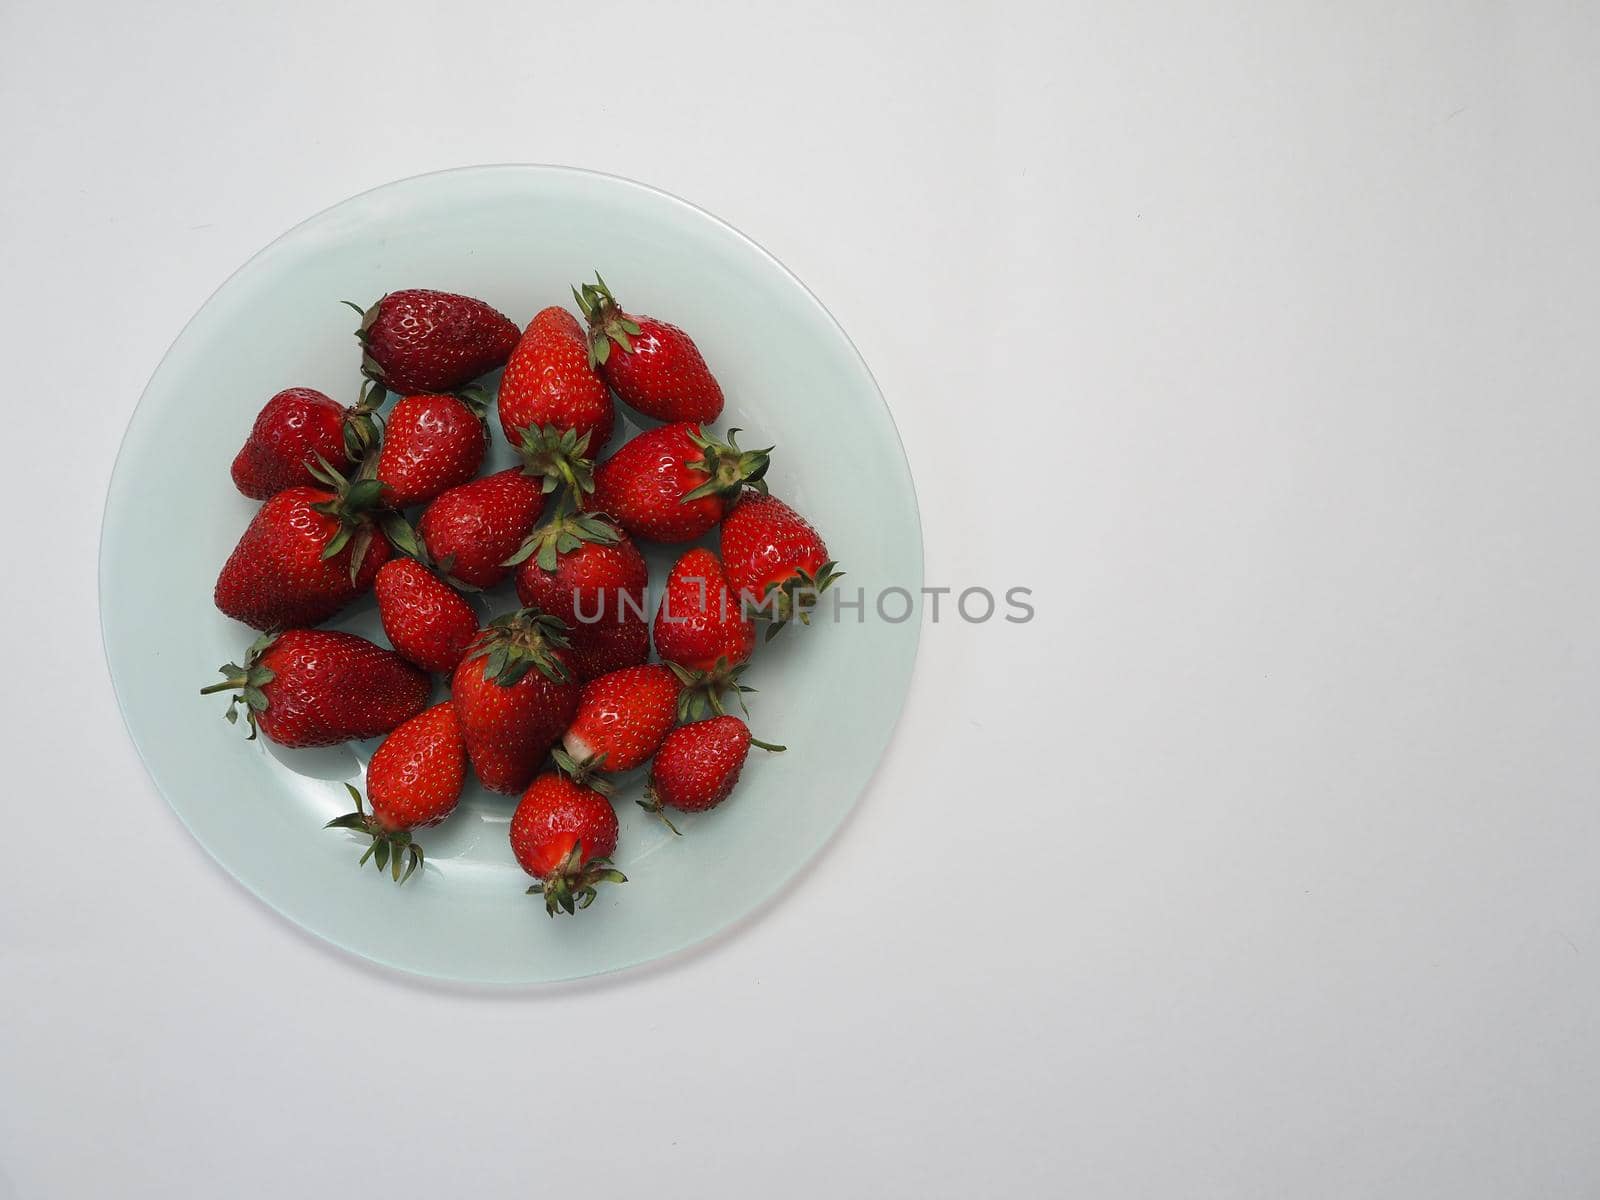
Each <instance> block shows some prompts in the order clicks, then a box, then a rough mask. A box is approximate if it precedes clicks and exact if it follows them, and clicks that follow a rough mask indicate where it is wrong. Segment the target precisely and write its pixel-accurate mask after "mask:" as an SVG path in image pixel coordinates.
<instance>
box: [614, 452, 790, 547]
mask: <svg viewBox="0 0 1600 1200" xmlns="http://www.w3.org/2000/svg"><path fill="white" fill-rule="evenodd" d="M738 432H739V431H738V430H737V429H730V430H729V431H728V440H727V442H726V443H722V442H718V441H715V440H713V439H711V438H709V437H707V436H706V435H705V434H704V433H703V432H702V431H701V429H700V426H698V425H694V424H690V423H687V422H683V423H679V424H677V425H663V426H661V427H660V428H658V429H647V430H645V431H644V432H643V433H641V434H639V435H638V436H637V437H634V438H632V439H630V440H629V441H627V442H625V443H623V445H622V446H621V447H620V448H619V449H618V450H617V452H616V453H615V454H613V455H612V456H611V457H610V458H608V459H606V460H605V461H604V462H602V463H601V464H600V465H599V466H598V467H596V468H595V472H594V493H593V495H590V496H585V497H583V501H582V502H583V506H584V507H585V508H587V509H589V510H591V511H595V512H607V513H610V514H611V515H612V516H613V517H614V518H616V521H617V523H618V524H619V525H621V526H622V527H623V528H624V529H626V530H627V531H628V532H629V533H631V534H633V536H634V537H643V538H651V539H653V540H655V541H658V542H691V541H693V540H694V539H695V538H697V537H699V536H700V535H701V534H703V533H705V532H706V531H707V530H708V529H710V528H711V527H712V526H713V525H715V524H716V523H717V522H718V521H720V520H722V514H723V512H724V511H725V510H726V508H727V506H728V504H729V503H730V502H731V501H732V500H733V499H734V498H735V497H737V496H738V494H739V492H740V491H741V490H743V489H744V488H745V487H747V486H749V487H754V488H756V489H758V490H762V489H764V488H765V487H766V485H765V484H764V483H762V482H761V477H762V476H763V475H765V474H766V473H767V466H768V457H767V456H768V454H769V453H770V452H771V449H772V447H770V446H769V447H767V449H766V450H740V449H739V446H738V443H737V442H736V441H735V440H734V439H735V435H737V434H738Z"/></svg>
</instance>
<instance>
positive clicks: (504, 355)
mask: <svg viewBox="0 0 1600 1200" xmlns="http://www.w3.org/2000/svg"><path fill="white" fill-rule="evenodd" d="M345 303H346V304H350V301H348V300H346V301H345ZM350 307H351V308H354V309H355V310H356V311H357V312H360V313H361V328H360V329H358V330H356V339H357V340H358V341H360V342H361V345H362V348H363V349H364V351H365V353H364V354H363V355H362V360H361V371H362V374H364V375H366V376H367V378H369V379H372V380H374V381H376V382H377V383H379V384H382V385H383V386H384V387H386V388H388V389H389V390H390V391H391V392H399V393H401V394H402V395H404V394H408V393H413V392H453V391H455V390H456V389H457V388H458V387H461V386H462V385H463V384H467V383H471V382H472V381H473V380H474V379H476V378H478V376H480V375H486V374H488V373H489V372H490V371H492V370H494V369H495V368H496V367H502V366H504V365H505V362H506V359H508V358H510V357H511V351H512V350H514V349H516V345H517V338H518V337H520V336H521V332H522V331H521V330H519V329H518V328H517V327H516V325H515V323H513V322H512V321H511V320H510V319H509V318H507V317H505V316H504V315H502V314H501V313H499V312H497V311H495V310H494V309H492V308H490V307H489V306H488V305H487V304H485V303H484V302H483V301H482V300H474V299H472V298H471V297H470V296H458V295H455V294H454V293H452V292H432V291H428V290H427V289H426V288H411V289H408V290H406V291H403V292H390V293H389V294H388V295H386V296H384V297H383V298H382V299H381V300H379V301H378V302H377V303H376V304H374V305H373V306H372V307H371V308H369V309H367V310H366V311H365V312H361V309H360V308H359V307H357V306H356V305H354V304H350Z"/></svg>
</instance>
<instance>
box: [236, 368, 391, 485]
mask: <svg viewBox="0 0 1600 1200" xmlns="http://www.w3.org/2000/svg"><path fill="white" fill-rule="evenodd" d="M371 411H372V410H371V409H370V408H367V407H366V405H365V403H363V404H362V405H360V406H358V407H356V408H346V407H345V406H344V405H342V404H340V403H339V402H338V401H337V400H335V399H333V398H332V397H330V396H325V395H323V393H321V392H319V391H316V390H315V389H313V388H290V389H289V390H288V391H284V392H279V393H278V394H277V395H276V396H274V397H273V398H272V399H271V400H268V401H267V403H266V406H265V407H264V408H262V410H261V413H260V415H258V416H257V417H256V422H255V424H254V425H253V426H251V428H250V436H249V437H248V438H246V439H245V443H244V445H243V447H241V448H240V450H239V453H238V454H237V455H236V456H235V457H234V460H233V483H234V486H235V487H237V488H238V489H239V490H240V491H241V492H243V493H244V494H245V495H246V496H249V497H250V498H251V499H252V500H266V499H268V498H269V497H272V496H276V495H277V494H278V493H279V492H281V491H283V490H284V489H285V488H292V487H305V486H310V485H313V484H315V483H317V482H318V480H317V477H316V475H315V474H314V473H313V472H312V471H311V467H312V466H314V465H315V463H316V461H317V456H318V455H319V454H320V455H321V456H322V457H323V458H325V459H326V460H327V461H328V462H329V463H331V464H332V465H333V467H334V469H335V470H338V471H348V470H349V469H350V465H351V463H352V462H354V461H355V460H357V459H359V458H360V457H361V456H362V455H363V454H365V453H366V452H367V450H368V449H369V448H370V447H371V446H372V444H373V443H374V442H375V441H376V440H377V430H376V428H375V427H374V425H373V423H372V416H371Z"/></svg>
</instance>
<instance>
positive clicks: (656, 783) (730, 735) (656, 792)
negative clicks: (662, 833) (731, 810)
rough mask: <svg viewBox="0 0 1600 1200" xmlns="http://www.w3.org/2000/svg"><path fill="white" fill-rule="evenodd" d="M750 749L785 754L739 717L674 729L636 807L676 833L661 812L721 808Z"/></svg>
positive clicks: (651, 769) (663, 745)
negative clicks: (760, 738)
mask: <svg viewBox="0 0 1600 1200" xmlns="http://www.w3.org/2000/svg"><path fill="white" fill-rule="evenodd" d="M751 746H760V747H761V748H762V749H763V750H770V751H773V752H774V753H776V752H778V751H781V750H783V747H782V746H774V745H771V744H770V743H767V742H762V741H757V740H756V739H755V738H753V737H751V736H750V730H749V729H748V728H746V726H745V723H744V722H743V721H741V720H739V718H738V717H726V716H724V717H713V718H711V720H709V721H697V722H695V723H694V724H693V725H680V726H678V728H676V729H674V730H673V731H672V732H671V733H669V734H667V737H666V740H665V741H664V742H662V743H661V749H660V750H659V751H657V753H656V758H655V762H654V763H653V764H652V765H651V767H650V782H649V783H648V784H647V785H646V787H645V792H644V797H645V798H644V799H643V800H640V801H639V802H638V803H639V805H640V807H642V808H643V809H644V810H645V811H646V812H653V813H656V814H658V815H659V816H660V817H661V819H662V820H663V821H666V822H667V828H668V829H671V830H672V832H673V833H677V832H678V828H677V826H675V825H674V824H673V823H672V822H671V821H668V820H667V817H666V814H665V813H663V812H662V811H661V810H662V809H663V808H675V809H677V810H678V811H679V812H688V813H697V812H705V811H706V809H708V808H715V807H716V806H717V805H719V804H721V803H722V802H723V801H724V800H726V799H727V798H728V796H729V794H730V793H731V792H732V791H733V787H734V784H736V783H738V782H739V772H740V771H741V770H743V769H744V760H745V756H746V755H748V754H749V753H750V747H751Z"/></svg>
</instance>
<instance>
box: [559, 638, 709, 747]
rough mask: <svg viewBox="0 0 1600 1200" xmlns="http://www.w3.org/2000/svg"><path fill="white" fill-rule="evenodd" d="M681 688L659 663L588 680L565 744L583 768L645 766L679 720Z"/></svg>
mask: <svg viewBox="0 0 1600 1200" xmlns="http://www.w3.org/2000/svg"><path fill="white" fill-rule="evenodd" d="M682 689H683V685H682V684H680V683H679V682H678V677H677V676H676V675H674V674H673V673H672V671H671V670H669V669H668V668H667V667H664V666H662V665H661V664H660V663H651V664H649V665H648V666H642V667H624V668H623V669H622V670H620V671H612V672H611V673H610V674H609V675H602V676H600V678H598V679H593V680H590V681H589V682H588V683H586V684H585V685H584V687H583V693H582V694H581V695H580V696H579V697H578V711H577V714H576V715H575V716H574V717H573V718H572V724H571V725H569V726H568V727H567V733H566V736H565V737H564V738H562V740H561V744H562V746H563V748H564V749H565V750H566V752H567V754H568V756H570V757H571V759H572V760H573V761H574V762H575V763H577V764H578V765H579V767H580V768H588V769H589V770H593V771H606V772H617V771H631V770H633V769H634V768H635V767H640V766H643V765H644V764H645V763H647V762H649V761H650V758H651V756H652V755H653V754H655V752H656V750H657V749H659V748H660V746H661V739H662V738H664V737H666V736H667V731H668V730H670V729H671V728H672V727H673V726H674V725H675V724H677V721H678V693H679V692H680V691H682Z"/></svg>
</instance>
